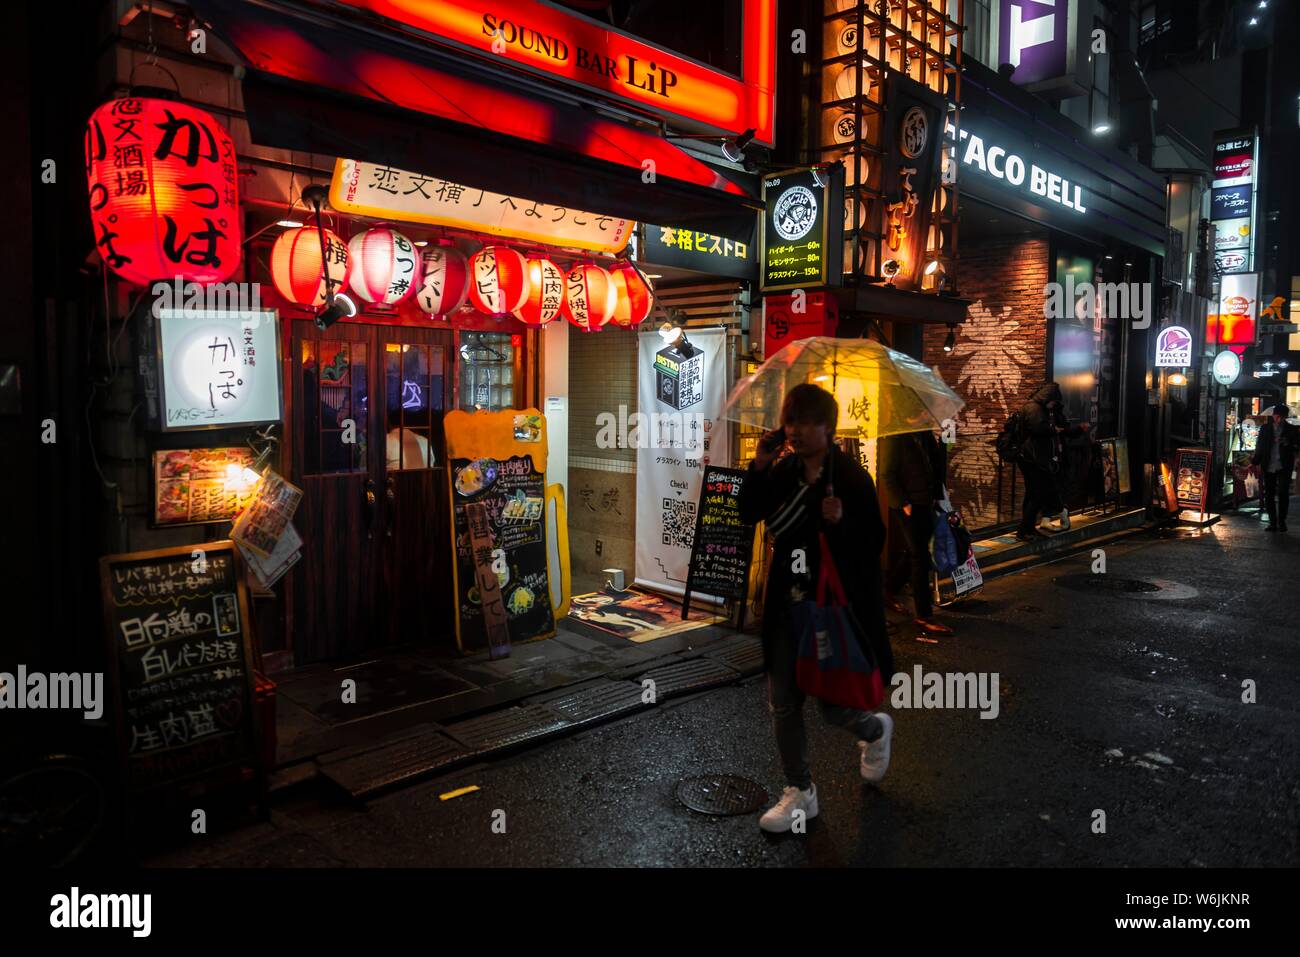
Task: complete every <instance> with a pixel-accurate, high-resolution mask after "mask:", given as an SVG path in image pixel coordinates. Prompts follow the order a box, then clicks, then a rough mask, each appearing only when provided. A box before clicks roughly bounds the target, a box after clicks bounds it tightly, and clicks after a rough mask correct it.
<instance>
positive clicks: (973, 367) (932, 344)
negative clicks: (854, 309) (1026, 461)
mask: <svg viewBox="0 0 1300 957" xmlns="http://www.w3.org/2000/svg"><path fill="white" fill-rule="evenodd" d="M1048 272H1049V261H1048V242H1047V236H1046V234H1038V235H1031V236H1012V237H1007V238H1005V239H984V240H981V241H980V242H979V243H970V244H967V245H965V246H963V248H962V253H961V259H960V261H959V263H958V266H957V288H958V290H959V291H960V292H959V294H960V295H961V297H962V298H964V299H969V300H971V306H970V309H969V311H968V313H967V317H966V322H965V323H963V324H962V325H960V326H958V327H957V330H956V345H955V347H954V348H953V351H952V352H944V351H943V342H944V339H945V338H946V337H947V334H948V330H947V328H946V327H944V326H941V325H935V326H927V327H926V330H925V341H924V352H923V355H924V358H925V362H926V364H927V365H931V366H937V367H938V369H939V372H940V374H941V375H942V376H943V378H944V381H945V382H947V383H948V385H950V386H951V387H952V388H953V389H954V390H955V391H956V392H957V394H958V395H960V396H961V397H962V398H963V399H965V400H966V406H965V408H964V409H962V412H961V415H960V416H959V417H958V420H957V441H956V443H955V444H954V445H952V446H950V447H949V465H948V487H949V489H950V491H951V493H952V500H953V504H954V505H956V506H957V507H958V508H960V509H962V512H963V514H964V516H965V518H966V521H967V523H968V524H969V525H970V526H972V527H975V528H978V527H980V526H986V525H992V524H995V523H996V522H998V521H999V520H1001V521H1008V520H1009V519H1010V517H1011V516H1012V515H1013V514H1016V513H1017V511H1018V509H1019V507H1020V501H1021V498H1022V492H1023V487H1022V483H1021V482H1020V477H1019V475H1016V494H1015V498H1014V500H1012V498H1011V494H1010V492H1011V487H1010V483H1011V478H1012V472H1013V468H1012V467H1010V466H1007V465H1005V464H1004V463H1002V462H1001V461H1000V460H999V459H998V457H997V454H996V453H995V452H994V450H993V438H994V436H995V435H996V433H998V432H999V431H1001V429H1002V425H1003V423H1004V422H1005V421H1006V418H1007V416H1008V415H1010V414H1011V412H1013V411H1014V410H1016V409H1017V408H1019V407H1020V406H1021V405H1022V404H1023V403H1024V402H1025V401H1026V400H1027V399H1028V398H1029V396H1030V395H1032V394H1033V393H1034V392H1035V391H1037V389H1038V388H1039V387H1040V386H1041V385H1042V384H1043V382H1044V380H1045V377H1046V372H1047V320H1046V319H1045V318H1044V316H1043V304H1044V296H1043V285H1044V283H1046V282H1047V281H1048ZM999 470H1001V472H1002V482H1003V488H1002V497H1001V500H1000V501H1001V517H1000V519H999V508H998V501H999V500H998V491H997V489H998V473H999Z"/></svg>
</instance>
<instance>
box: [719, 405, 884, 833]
mask: <svg viewBox="0 0 1300 957" xmlns="http://www.w3.org/2000/svg"><path fill="white" fill-rule="evenodd" d="M838 418H839V408H838V406H837V405H836V402H835V397H834V396H833V395H831V394H830V393H829V392H826V391H825V390H823V389H820V388H818V387H817V386H815V385H811V384H804V385H798V386H795V387H794V388H793V389H791V390H790V391H789V393H788V394H787V395H786V398H785V402H784V403H783V405H782V408H781V422H782V429H778V430H776V431H773V432H769V433H768V434H767V435H765V436H764V437H763V439H762V441H760V443H759V448H758V452H757V454H756V455H755V458H754V461H753V462H752V463H751V464H750V466H749V471H748V473H747V474H746V477H745V482H744V484H743V485H742V486H741V492H740V497H739V503H740V514H741V518H742V520H743V521H745V522H765V523H766V528H767V533H768V535H769V537H770V538H771V540H772V546H773V551H772V561H771V564H770V566H769V571H768V575H767V582H766V585H765V589H764V593H763V633H762V634H763V653H764V658H765V661H766V665H767V679H768V706H769V709H770V710H771V713H772V724H773V730H774V732H775V735H776V745H777V750H778V751H779V752H780V755H781V764H782V768H783V770H784V772H785V777H786V784H787V787H786V788H785V790H784V792H783V793H782V796H781V799H780V801H778V802H777V804H776V805H775V806H774V807H772V808H771V809H770V810H768V811H767V813H765V814H764V815H763V817H762V818H761V819H760V821H759V826H760V827H762V828H763V829H764V830H766V831H774V832H779V831H789V830H790V829H791V827H792V826H793V824H794V822H795V820H796V819H797V818H798V816H799V813H800V812H802V815H803V817H804V819H805V820H806V819H808V818H813V817H816V816H817V811H818V808H817V789H816V786H815V785H814V784H813V781H812V773H811V771H810V770H809V767H808V744H807V736H806V734H805V730H804V723H803V704H804V693H803V691H802V690H800V688H799V685H798V683H797V681H796V679H795V667H796V661H797V659H798V653H799V648H798V641H799V636H798V635H796V634H795V631H794V619H793V614H792V606H793V605H794V604H795V603H797V602H799V601H804V600H808V599H812V598H813V597H814V594H813V592H814V589H815V587H816V582H817V574H818V568H819V565H820V558H821V550H820V547H819V540H818V533H819V532H825V534H826V538H827V543H828V544H829V546H830V552H831V556H832V558H833V560H834V562H835V568H836V570H837V571H838V573H839V576H840V580H841V582H842V583H843V586H844V592H845V594H846V595H847V596H848V598H849V602H850V606H851V608H852V610H853V613H854V615H855V616H856V617H857V620H858V622H859V624H860V625H861V626H862V630H863V632H864V633H865V641H866V645H867V647H865V648H864V650H865V651H867V653H868V654H869V655H870V656H871V657H872V658H873V659H874V661H875V662H876V664H877V665H878V666H879V668H880V674H881V677H882V678H883V679H884V682H885V684H886V685H887V686H888V685H889V683H890V679H891V677H892V676H893V674H894V657H893V654H892V652H891V650H890V647H889V638H888V636H887V635H886V632H885V612H884V606H883V604H882V603H881V580H880V579H881V576H880V559H879V556H880V549H881V546H882V545H883V544H884V537H885V527H884V523H883V522H882V521H881V519H880V510H879V505H878V503H877V501H876V490H875V486H874V484H873V483H872V481H871V476H870V475H868V474H867V472H866V471H865V470H864V469H863V468H862V467H861V466H860V465H859V464H858V463H857V462H856V461H854V460H853V459H852V458H851V457H850V456H849V455H847V454H846V453H844V452H843V451H842V450H840V449H839V448H838V447H837V446H836V445H835V444H834V441H833V438H834V435H835V428H836V423H837V421H838ZM787 440H788V443H789V453H788V454H786V455H785V456H784V457H780V458H778V457H779V454H780V452H781V450H782V446H783V444H784V443H786V441H787ZM819 705H820V707H821V712H822V716H823V717H824V718H825V719H826V721H827V722H829V723H831V724H834V725H837V726H839V727H842V728H845V729H847V730H849V731H851V732H853V733H854V734H855V735H856V736H857V738H858V739H859V740H858V749H859V757H858V769H859V772H860V774H861V776H862V777H863V778H864V779H865V780H868V781H879V780H880V779H881V778H883V777H884V774H885V770H886V769H887V768H888V766H889V747H890V740H891V738H892V736H893V727H894V722H893V720H892V719H891V718H890V717H889V715H887V714H871V713H870V712H866V711H857V710H854V709H851V708H843V707H839V706H837V705H832V704H828V703H826V702H819Z"/></svg>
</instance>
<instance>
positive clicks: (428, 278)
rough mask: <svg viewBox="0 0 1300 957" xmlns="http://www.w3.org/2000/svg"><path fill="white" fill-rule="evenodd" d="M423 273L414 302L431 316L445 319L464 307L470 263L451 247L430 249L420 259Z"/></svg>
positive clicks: (467, 291)
mask: <svg viewBox="0 0 1300 957" xmlns="http://www.w3.org/2000/svg"><path fill="white" fill-rule="evenodd" d="M421 259H422V260H423V265H424V271H423V273H422V274H421V278H420V286H419V288H418V289H417V290H416V293H415V301H416V302H417V303H418V304H419V306H420V308H421V309H423V310H424V311H425V312H427V313H428V314H429V315H431V316H445V315H447V314H448V313H451V312H455V311H456V310H457V309H459V308H460V307H461V306H463V305H464V304H465V297H466V296H467V295H468V294H469V263H467V262H466V261H465V257H464V256H462V255H461V253H460V250H458V249H457V248H456V247H455V246H452V245H450V244H449V245H445V246H444V245H438V246H430V247H429V248H428V249H426V250H425V251H424V255H423V256H422V257H421Z"/></svg>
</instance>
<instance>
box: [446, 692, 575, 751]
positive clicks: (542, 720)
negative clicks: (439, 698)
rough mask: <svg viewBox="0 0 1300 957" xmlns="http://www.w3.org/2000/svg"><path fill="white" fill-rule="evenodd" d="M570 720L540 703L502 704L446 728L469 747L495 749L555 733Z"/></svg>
mask: <svg viewBox="0 0 1300 957" xmlns="http://www.w3.org/2000/svg"><path fill="white" fill-rule="evenodd" d="M569 723H570V722H568V721H566V720H565V719H564V718H561V717H560V716H559V715H558V714H556V713H555V712H553V711H548V710H547V709H546V708H543V707H542V706H541V705H537V704H531V705H525V706H524V707H519V708H505V709H504V710H502V711H495V712H493V713H491V714H486V715H483V716H482V717H478V718H469V719H468V720H465V721H458V722H456V723H455V724H449V725H447V727H446V732H447V734H449V735H450V736H451V737H452V738H454V739H455V740H457V741H459V742H461V743H462V744H463V745H465V747H466V748H467V749H469V750H470V751H477V752H482V751H494V750H496V749H498V748H507V747H510V746H511V745H515V744H519V743H520V742H523V741H529V740H532V739H533V738H543V737H547V736H549V735H552V734H555V733H556V732H558V731H560V730H561V729H562V728H565V727H567V726H568V725H569Z"/></svg>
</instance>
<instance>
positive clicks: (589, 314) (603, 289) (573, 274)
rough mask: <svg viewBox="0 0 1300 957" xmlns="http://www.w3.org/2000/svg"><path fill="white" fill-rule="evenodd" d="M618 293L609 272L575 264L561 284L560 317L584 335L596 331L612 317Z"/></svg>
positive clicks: (591, 263)
mask: <svg viewBox="0 0 1300 957" xmlns="http://www.w3.org/2000/svg"><path fill="white" fill-rule="evenodd" d="M617 297H618V293H617V291H616V290H615V288H614V283H613V280H611V279H610V276H609V273H608V272H606V271H605V270H604V269H602V268H601V267H600V266H598V265H596V264H595V263H594V262H580V263H576V264H575V265H574V266H573V268H572V269H570V270H569V275H568V276H567V277H566V278H565V283H564V305H563V306H561V307H560V309H561V311H562V312H563V313H564V318H565V319H567V320H569V322H571V323H572V324H573V325H575V326H577V327H578V328H579V329H581V330H583V331H584V332H591V331H593V330H595V329H599V328H600V327H601V326H603V325H605V323H607V322H609V320H610V319H612V318H613V316H614V305H615V303H616V301H617Z"/></svg>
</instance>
